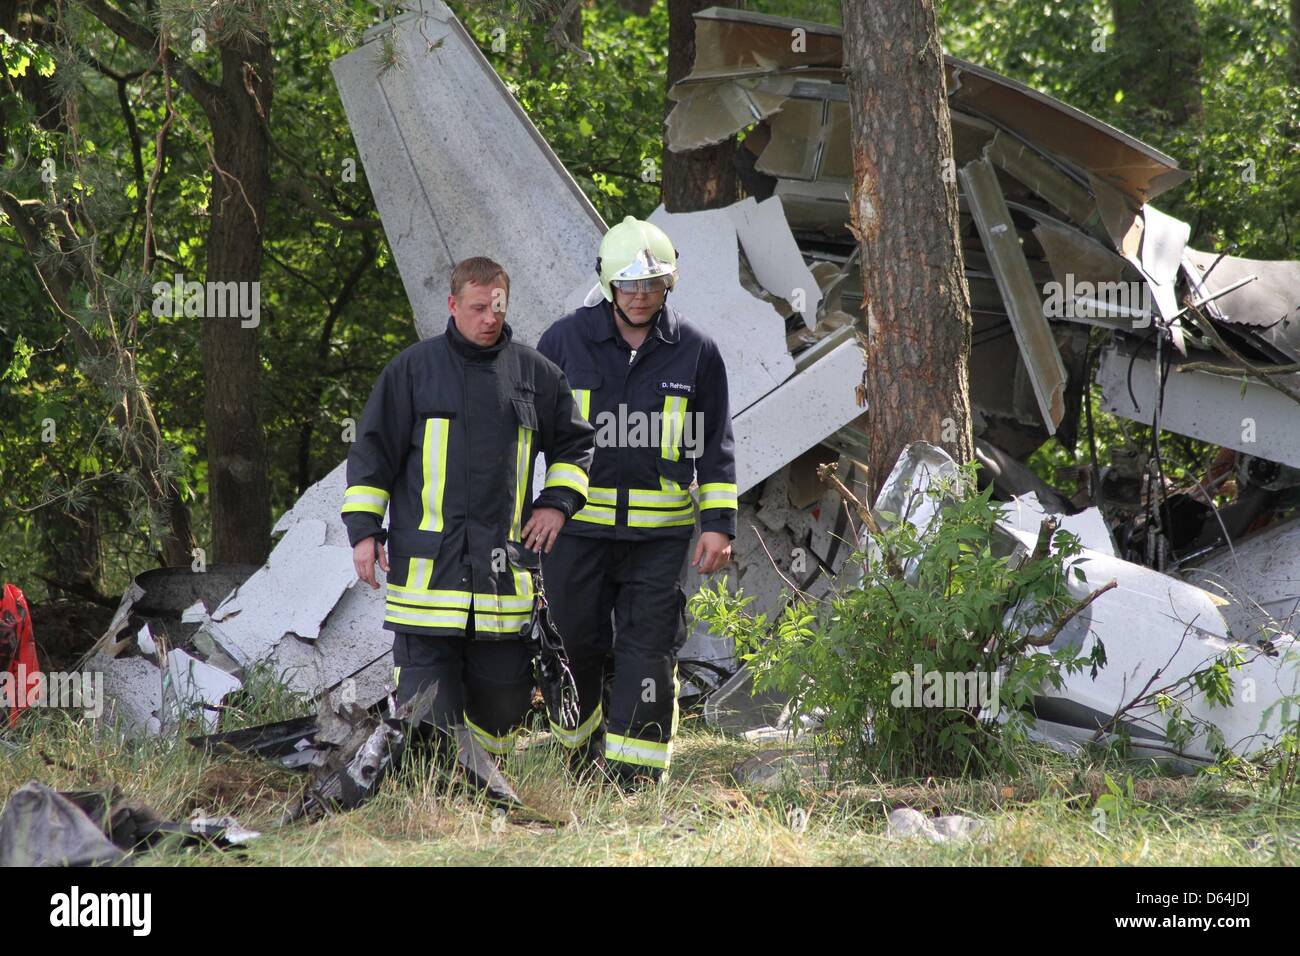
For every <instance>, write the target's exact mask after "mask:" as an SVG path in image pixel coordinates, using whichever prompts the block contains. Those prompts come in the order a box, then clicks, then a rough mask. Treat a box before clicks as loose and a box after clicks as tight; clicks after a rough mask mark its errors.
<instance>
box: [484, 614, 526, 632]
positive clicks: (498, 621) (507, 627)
mask: <svg viewBox="0 0 1300 956" xmlns="http://www.w3.org/2000/svg"><path fill="white" fill-rule="evenodd" d="M531 620H532V614H530V613H527V612H525V613H523V614H480V613H478V612H477V611H475V612H474V630H476V631H488V632H491V633H496V634H515V633H519V632H520V631H521V630H522V629H523V628H524V627H526V626H527V625H528V623H529V621H531Z"/></svg>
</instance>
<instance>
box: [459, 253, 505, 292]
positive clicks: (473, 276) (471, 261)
mask: <svg viewBox="0 0 1300 956" xmlns="http://www.w3.org/2000/svg"><path fill="white" fill-rule="evenodd" d="M498 277H500V279H501V281H502V283H503V284H504V285H505V287H506V295H509V294H510V276H509V275H507V274H506V270H505V269H504V268H503V267H502V265H501V264H500V263H499V262H495V261H493V260H492V259H489V258H488V257H487V256H471V257H470V258H468V259H462V260H461V261H460V262H458V263H456V268H454V269H452V270H451V294H452V295H460V290H461V289H463V288H465V283H467V282H472V283H474V285H481V286H490V285H492V283H493V282H494V281H495V280H496V279H497V278H498Z"/></svg>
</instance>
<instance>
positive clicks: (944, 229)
mask: <svg viewBox="0 0 1300 956" xmlns="http://www.w3.org/2000/svg"><path fill="white" fill-rule="evenodd" d="M842 10H843V16H844V71H845V77H846V81H847V84H848V93H849V115H850V119H851V123H852V132H851V146H852V150H853V177H854V188H853V198H852V203H851V206H850V228H851V229H852V230H853V233H854V235H855V236H856V237H857V240H858V242H859V244H860V245H861V251H862V291H863V311H864V315H865V318H866V324H867V342H868V346H867V372H866V378H865V381H866V398H867V408H868V411H867V421H868V435H869V446H870V449H869V453H868V458H869V460H868V462H867V464H868V467H869V469H870V471H869V475H868V478H869V485H870V494H871V496H872V497H873V498H874V496H875V492H876V490H878V489H879V487H880V483H881V482H882V481H884V479H885V478H886V477H887V476H888V474H889V471H890V469H891V468H892V467H893V464H894V461H895V459H897V457H898V455H899V453H900V452H901V451H902V450H903V447H904V446H905V445H906V444H907V443H908V442H911V441H917V440H923V441H929V442H933V443H934V444H937V445H940V446H942V447H943V448H944V449H945V450H946V451H947V452H948V453H949V454H951V455H952V456H953V458H954V459H956V460H957V461H958V462H966V461H969V460H970V458H971V457H972V455H973V454H974V450H973V442H972V437H971V417H970V390H969V377H968V363H969V358H970V335H971V318H970V292H969V290H968V289H967V287H966V274H965V271H964V268H963V263H962V255H961V242H960V240H959V238H958V228H959V227H958V207H957V184H956V176H955V175H953V167H952V154H953V153H952V125H951V120H950V118H949V113H948V100H947V94H946V90H945V72H944V64H943V53H942V49H941V47H940V45H939V31H938V27H937V25H936V23H935V13H934V3H933V0H843V4H842Z"/></svg>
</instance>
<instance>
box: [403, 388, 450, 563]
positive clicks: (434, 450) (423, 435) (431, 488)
mask: <svg viewBox="0 0 1300 956" xmlns="http://www.w3.org/2000/svg"><path fill="white" fill-rule="evenodd" d="M453 417H455V413H454V412H437V413H434V414H426V415H425V416H424V418H423V420H421V421H419V422H417V423H416V425H415V427H414V429H413V430H412V434H411V444H412V445H414V446H415V448H416V452H415V454H418V455H419V461H420V469H419V474H420V491H419V501H418V502H417V505H416V509H415V515H414V518H413V521H412V524H414V525H415V530H419V531H421V532H431V531H436V532H441V531H442V530H443V514H442V511H443V499H444V498H445V497H446V494H447V449H448V446H449V444H450V439H451V420H452V418H453ZM425 556H426V557H427V555H425Z"/></svg>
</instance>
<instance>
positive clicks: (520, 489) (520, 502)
mask: <svg viewBox="0 0 1300 956" xmlns="http://www.w3.org/2000/svg"><path fill="white" fill-rule="evenodd" d="M532 447H533V430H532V429H531V428H525V427H524V426H523V425H520V426H519V434H518V435H517V437H516V439H515V518H514V521H513V522H511V524H510V540H511V541H518V540H519V530H520V525H521V524H522V522H523V516H524V495H525V494H526V493H527V491H528V477H529V476H528V465H529V464H530V463H531V462H532V460H533V456H532Z"/></svg>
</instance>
